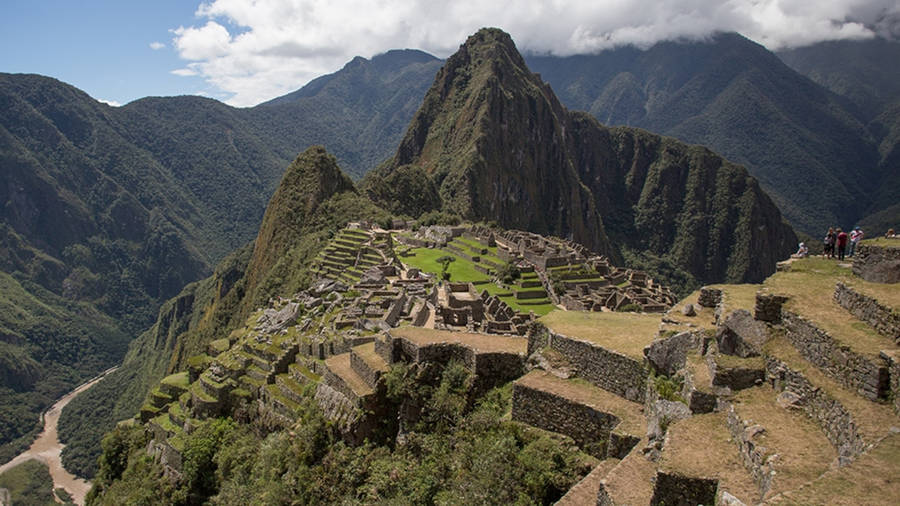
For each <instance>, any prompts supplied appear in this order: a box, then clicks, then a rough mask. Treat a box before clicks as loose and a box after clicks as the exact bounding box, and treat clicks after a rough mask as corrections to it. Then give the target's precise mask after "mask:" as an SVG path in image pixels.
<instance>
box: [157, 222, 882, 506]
mask: <svg viewBox="0 0 900 506" xmlns="http://www.w3.org/2000/svg"><path fill="white" fill-rule="evenodd" d="M398 225H400V226H403V225H405V224H404V223H398ZM395 241H396V242H397V243H402V244H406V245H413V246H415V247H441V248H445V250H446V251H449V252H452V253H454V254H455V255H456V256H457V257H459V258H467V259H468V261H470V262H472V264H473V265H478V266H480V267H481V268H483V269H484V271H482V272H497V271H498V270H499V269H501V268H504V266H505V265H506V264H497V263H496V262H495V260H491V262H495V263H494V264H492V263H490V262H485V261H484V260H486V259H488V258H494V259H496V258H502V259H503V260H504V262H513V263H514V264H515V265H516V266H517V269H518V270H519V274H520V279H519V280H518V281H517V284H516V286H515V287H514V289H513V290H516V291H521V292H522V294H523V296H522V297H519V296H518V295H516V296H515V298H516V300H521V301H527V300H529V299H528V297H531V296H535V297H545V298H547V299H548V300H550V299H552V300H554V301H555V302H558V303H559V304H560V305H561V306H562V307H564V308H567V309H568V310H569V311H576V310H580V311H585V312H587V311H590V312H591V313H590V314H589V316H590V318H591V320H589V321H594V320H593V318H594V317H596V318H597V320H596V321H597V322H598V323H597V325H599V326H602V325H603V321H604V318H607V319H606V321H607V322H611V321H612V320H610V319H609V318H612V317H617V316H628V315H622V314H620V313H608V311H610V310H611V309H621V308H622V307H623V305H627V304H633V306H632V308H634V309H643V310H644V312H654V311H661V310H667V311H668V313H666V314H659V315H643V316H646V317H647V318H651V319H652V322H651V324H650V326H649V327H640V328H642V329H644V330H641V331H637V330H633V331H631V332H632V333H633V334H634V335H630V334H629V332H628V331H625V332H624V334H623V335H620V334H610V335H608V336H607V335H605V334H602V333H600V334H597V333H596V332H594V333H591V332H588V333H589V334H590V335H585V336H582V337H578V335H579V332H580V331H578V330H577V329H578V328H580V327H572V326H569V327H566V329H567V330H565V331H563V330H560V329H559V328H555V327H554V325H555V324H549V323H548V324H546V325H545V323H544V322H553V321H554V320H552V319H544V320H537V319H536V317H535V315H534V313H533V312H531V313H524V312H520V311H515V310H513V309H512V307H510V305H509V304H508V303H507V302H505V301H504V299H502V298H501V297H500V296H497V295H491V293H490V292H489V291H488V290H486V289H485V287H484V286H483V285H479V284H474V283H468V282H457V281H453V282H439V281H438V280H436V279H435V278H436V277H435V276H434V274H433V273H423V272H420V271H419V270H417V269H414V268H412V267H410V266H409V265H405V264H404V258H405V257H404V253H403V252H402V251H401V252H400V253H399V254H395V252H394V249H393V245H394V244H395ZM403 248H408V246H403ZM494 252H496V253H494ZM476 259H477V260H476ZM315 271H316V273H317V274H318V275H319V276H321V278H320V279H319V280H318V281H317V282H316V283H314V284H313V285H312V286H311V287H310V288H309V289H307V290H305V291H303V292H300V293H297V294H294V295H293V296H292V297H289V298H284V299H281V298H278V299H273V300H272V301H270V304H269V306H268V307H267V308H264V309H260V310H259V311H258V312H257V313H256V314H254V315H253V316H252V317H251V318H250V320H248V323H247V325H246V326H245V327H244V328H243V329H239V331H236V332H234V333H232V334H231V335H229V336H228V337H223V338H221V339H217V340H214V341H212V342H210V343H209V345H208V353H206V354H203V355H199V356H197V357H193V358H192V359H191V366H190V368H189V370H188V371H185V372H183V373H180V374H178V375H173V376H171V377H168V378H166V379H165V380H163V382H161V384H160V386H159V387H158V388H157V389H155V390H154V391H153V392H152V393H151V395H150V396H149V398H148V401H147V404H146V405H145V406H144V407H143V408H142V409H141V413H140V419H141V421H142V422H143V423H145V424H146V426H147V428H148V430H149V431H150V432H151V433H152V435H153V439H152V441H151V442H150V444H149V445H148V448H147V451H148V453H149V454H150V455H152V456H153V457H154V458H155V459H157V460H158V461H159V462H161V463H162V464H163V466H164V468H165V469H166V473H167V475H169V476H170V478H171V479H173V480H178V479H180V476H181V452H182V451H183V448H181V447H180V446H179V445H180V443H179V441H180V439H179V434H181V433H183V432H184V431H185V430H190V428H191V427H192V426H195V425H196V424H197V423H202V419H204V418H208V417H214V416H221V415H231V416H245V415H246V413H250V412H252V413H255V415H254V416H256V417H257V420H256V423H259V424H260V425H262V426H264V427H267V428H268V429H273V428H287V427H290V426H291V425H292V424H293V423H295V422H296V421H297V420H298V416H299V412H300V406H301V403H303V402H306V401H307V400H308V399H310V398H312V399H314V400H315V402H316V403H317V404H318V406H319V407H320V408H321V409H322V411H323V412H324V413H325V415H326V416H327V417H328V418H329V419H331V420H332V422H333V423H334V425H335V427H337V428H338V429H339V430H340V432H341V434H342V435H343V437H344V439H345V440H346V441H347V442H348V443H349V444H360V443H362V442H363V441H364V440H365V439H366V438H373V437H379V436H378V434H381V433H382V432H383V431H385V430H388V429H389V428H391V427H393V429H392V430H395V431H397V430H399V432H400V433H402V432H403V427H404V426H405V424H408V422H409V421H412V418H411V417H413V416H416V415H415V410H414V409H412V408H410V407H402V406H401V407H400V408H396V407H389V404H388V403H387V402H386V400H385V399H386V389H385V381H384V377H385V374H387V373H388V372H389V371H390V368H391V367H392V366H394V365H397V364H406V366H408V367H410V368H412V369H413V370H416V371H418V375H417V376H416V377H418V378H419V379H420V381H428V380H427V379H426V378H432V379H433V378H434V377H435V374H436V371H439V369H440V367H441V366H443V365H445V364H448V363H450V362H451V361H456V362H458V363H460V364H462V365H463V366H464V367H465V368H466V369H468V370H469V371H470V372H471V373H472V375H473V381H474V383H473V385H472V395H473V398H474V396H476V395H478V394H480V393H483V392H485V391H487V390H488V389H490V388H493V387H495V386H499V385H504V384H507V383H509V382H513V384H512V413H511V418H512V421H513V422H515V423H521V424H526V425H530V426H533V427H537V428H540V429H543V430H548V431H553V432H556V433H559V434H562V435H565V436H568V437H569V438H571V440H572V441H574V443H575V444H576V445H578V447H579V448H580V449H581V450H582V451H584V452H586V453H588V454H590V455H592V456H594V457H596V458H598V459H601V461H602V462H601V463H600V465H598V466H597V467H596V468H595V469H594V471H593V472H592V473H591V474H590V475H589V477H588V478H585V479H584V480H583V481H582V482H581V483H579V484H578V485H577V486H576V487H575V488H573V490H572V491H571V492H570V494H568V495H567V496H566V498H568V499H564V500H563V502H562V504H575V503H572V502H571V501H573V500H574V499H573V498H575V497H578V498H579V501H582V502H580V503H583V501H584V498H590V499H589V502H591V503H594V502H595V503H596V504H754V503H757V502H759V501H760V500H763V501H765V500H767V499H768V498H770V497H775V496H779V495H780V494H782V493H784V492H789V491H786V490H785V489H784V487H785V485H784V483H786V481H784V480H779V476H792V474H791V473H792V472H793V470H792V469H791V468H785V467H784V466H791V465H795V464H793V462H795V460H794V459H784V458H781V457H780V455H781V454H783V452H784V451H790V449H784V448H779V447H778V446H777V444H778V441H781V440H779V439H778V438H777V437H772V438H768V439H767V437H768V436H770V435H777V431H780V430H784V428H783V427H779V426H778V425H777V424H773V423H769V424H767V425H766V426H763V425H761V424H760V423H757V422H753V421H752V420H751V419H749V418H748V417H747V414H748V413H750V414H752V413H754V409H763V408H765V409H770V410H771V409H776V410H779V409H783V410H788V411H789V412H790V413H792V414H793V415H792V416H799V417H804V418H805V419H808V420H810V421H811V424H810V426H811V427H813V429H814V430H815V431H821V434H819V436H818V437H820V438H822V442H823V443H824V442H826V441H827V443H825V446H827V447H830V446H833V447H834V449H831V448H829V451H830V452H832V453H831V455H832V457H831V458H834V457H833V456H834V455H835V454H836V455H837V459H836V460H835V462H834V464H835V465H834V466H833V467H835V468H838V467H840V466H846V465H849V464H851V463H852V462H853V461H854V459H857V458H860V457H861V456H862V455H864V454H866V452H868V451H869V450H870V449H871V448H873V447H874V446H876V445H878V444H879V441H880V440H881V439H882V438H884V437H885V435H886V434H887V432H886V429H885V426H886V425H885V424H888V425H889V424H894V425H896V426H900V418H896V419H895V420H893V421H890V420H888V421H887V422H882V421H878V423H873V421H872V420H871V419H869V418H867V417H869V416H871V415H870V413H875V412H877V413H882V414H883V413H886V412H890V413H891V415H890V416H896V415H895V414H894V412H896V413H898V414H900V401H898V400H897V399H900V360H898V357H900V349H896V348H892V349H885V350H883V351H882V352H881V353H879V354H875V355H872V354H861V353H858V352H854V351H852V350H850V348H849V347H847V346H844V345H841V344H840V341H839V340H838V339H837V338H836V337H835V336H832V335H831V334H829V332H826V331H825V330H823V329H822V328H820V327H819V326H818V325H817V323H816V322H815V321H812V320H810V319H808V318H805V317H803V316H801V315H799V314H798V313H796V312H795V311H793V310H792V309H790V308H792V307H793V306H790V305H788V304H787V303H788V301H789V299H788V298H787V297H785V296H782V295H780V294H776V293H770V291H768V290H759V291H757V292H756V299H755V307H746V308H741V307H734V308H732V307H726V302H727V303H728V304H732V303H734V302H733V301H734V300H736V299H734V298H730V297H729V293H730V292H729V290H730V287H729V286H728V285H720V287H716V288H712V287H704V288H703V289H701V290H699V291H698V292H697V293H696V294H695V297H696V298H695V299H694V298H692V299H691V301H690V302H689V303H687V302H686V303H685V304H684V305H683V307H679V308H678V309H677V311H676V310H675V309H670V308H671V307H672V304H673V302H674V299H673V298H672V297H671V294H670V293H668V291H667V290H665V289H663V288H661V287H659V286H657V285H656V284H654V283H653V281H652V280H650V279H649V278H648V277H647V276H646V275H644V274H643V273H640V272H638V271H629V270H625V269H618V268H615V267H612V266H610V265H609V263H608V261H607V260H606V259H604V258H602V257H598V256H596V255H593V254H591V253H590V252H589V251H587V250H585V249H584V248H583V247H581V246H579V245H577V244H574V243H571V242H568V241H564V240H562V239H556V238H544V237H541V236H536V235H534V234H529V233H525V232H520V231H501V230H497V229H492V228H486V227H477V226H476V227H428V228H425V229H421V230H419V231H417V232H416V233H413V232H410V231H407V230H400V231H393V232H391V233H384V232H383V231H380V230H379V229H377V227H374V226H373V225H372V224H370V223H366V222H360V223H357V224H354V225H353V226H352V227H351V228H348V229H345V230H344V231H342V232H341V233H339V234H338V235H336V236H335V238H334V239H333V240H332V242H331V243H330V244H329V246H327V247H326V252H324V253H323V255H321V256H320V257H319V258H317V260H316V264H315ZM785 274H786V273H785ZM532 293H537V294H538V295H531V294H532ZM525 294H528V295H525ZM505 297H507V299H506V300H509V298H508V297H510V296H509V295H507V296H505ZM642 297H645V298H642ZM743 300H746V298H745V299H743ZM834 300H835V301H836V302H837V304H839V306H837V307H842V308H846V310H847V312H848V313H847V314H848V318H859V319H861V320H862V321H863V322H866V324H868V325H871V326H872V327H873V328H875V329H878V331H879V332H881V334H882V335H888V336H890V337H891V339H894V340H895V339H896V328H897V322H896V321H895V320H894V318H895V316H896V314H895V313H894V312H893V310H892V309H891V308H890V307H889V306H886V305H885V304H883V303H882V302H881V301H879V300H877V298H875V297H871V296H868V295H864V294H862V293H860V292H859V291H857V290H855V289H854V288H853V287H852V286H851V284H850V283H839V284H837V286H836V287H835V292H834ZM688 305H691V306H692V308H691V309H692V310H691V311H687V310H684V308H685V307H687V306H688ZM657 306H659V307H657ZM705 308H714V309H715V314H716V318H715V320H714V321H711V320H712V318H711V317H710V311H709V310H708V309H705ZM749 310H753V311H754V313H753V314H751V312H750V311H749ZM597 311H599V313H597ZM605 312H607V313H606V315H604V313H605ZM556 314H563V313H556ZM582 314H585V313H582ZM701 315H702V316H701ZM634 316H638V317H643V316H642V315H634ZM548 318H549V317H548ZM558 321H562V322H565V321H569V322H571V321H577V320H566V319H562V320H558ZM618 321H619V322H620V324H621V322H622V321H623V320H621V319H620V320H618ZM628 321H629V322H630V321H631V320H628ZM561 325H562V324H561ZM570 325H571V323H570ZM636 328H637V327H636ZM657 328H658V330H655V329H657ZM573 329H574V330H573ZM648 329H649V330H648ZM590 330H591V329H590V328H588V331H590ZM642 333H649V334H652V335H642ZM630 340H631V341H633V342H631V341H630ZM894 342H896V341H894ZM635 343H637V348H635ZM643 344H646V346H644V347H643V353H640V350H641V346H642V345H643ZM622 346H627V348H625V349H624V350H623V349H619V348H620V347H622ZM823 378H824V379H823ZM750 394H752V395H750ZM759 402H765V403H766V404H765V406H762V405H757V404H754V403H759ZM888 402H890V405H888ZM860 405H863V407H862V408H861V407H860ZM773 406H778V407H773ZM392 410H393V411H392ZM885 410H886V411H885ZM880 416H882V415H880ZM750 418H754V417H752V416H751V417H750ZM806 423H809V422H806ZM673 427H674V428H677V429H673ZM379 431H381V432H379ZM817 434H818V432H817ZM764 441H766V442H765V443H764ZM772 442H775V443H772ZM770 443H772V444H774V445H775V446H769V444H770ZM820 446H821V445H820ZM685 452H687V453H685ZM691 452H694V453H691ZM687 455H693V456H691V457H689V456H687ZM697 455H702V458H698V457H696V456H697ZM706 461H709V462H710V463H714V464H711V465H708V466H706V467H704V462H706ZM829 464H831V463H830V462H825V463H821V467H822V468H823V469H826V468H827V467H828V465H829ZM823 479H824V478H823ZM815 483H816V481H815V480H812V481H811V482H810V483H809V484H808V486H815ZM576 489H577V490H576ZM566 501H569V502H566Z"/></svg>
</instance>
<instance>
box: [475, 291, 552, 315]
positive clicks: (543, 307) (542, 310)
mask: <svg viewBox="0 0 900 506" xmlns="http://www.w3.org/2000/svg"><path fill="white" fill-rule="evenodd" d="M476 288H477V289H478V293H481V291H482V290H487V292H488V293H489V294H490V295H497V296H499V297H500V300H502V301H503V302H505V303H507V304H508V305H509V307H511V308H513V310H515V311H520V312H522V313H527V312H529V311H534V314H535V315H537V316H544V315H545V314H547V313H549V312H551V311H553V310H554V309H557V307H556V306H555V305H553V304H552V303H551V302H550V301H549V300H547V299H543V300H544V301H545V303H543V304H528V302H529V301H528V300H522V301H517V300H516V296H515V294H514V293H513V292H512V289H511V288H503V287H499V286H497V285H496V283H488V284H486V285H479V286H477V287H476ZM500 294H509V295H500ZM540 301H541V299H534V302H540ZM523 303H524V304H523Z"/></svg>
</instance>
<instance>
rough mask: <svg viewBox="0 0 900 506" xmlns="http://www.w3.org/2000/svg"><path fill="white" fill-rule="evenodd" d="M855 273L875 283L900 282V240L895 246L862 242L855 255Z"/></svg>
mask: <svg viewBox="0 0 900 506" xmlns="http://www.w3.org/2000/svg"><path fill="white" fill-rule="evenodd" d="M853 274H855V275H857V276H859V277H861V278H863V279H865V280H866V281H871V282H873V283H900V241H897V246H896V247H893V248H886V247H884V246H873V245H870V244H860V245H859V246H858V247H857V248H856V254H855V255H854V257H853Z"/></svg>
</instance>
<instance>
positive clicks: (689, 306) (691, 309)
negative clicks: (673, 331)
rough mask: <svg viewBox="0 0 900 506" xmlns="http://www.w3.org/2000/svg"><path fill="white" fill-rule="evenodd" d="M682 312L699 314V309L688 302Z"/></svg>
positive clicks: (692, 314) (686, 314)
mask: <svg viewBox="0 0 900 506" xmlns="http://www.w3.org/2000/svg"><path fill="white" fill-rule="evenodd" d="M681 314H683V315H684V316H697V310H696V309H694V305H693V304H691V303H687V304H685V305H684V307H683V308H681Z"/></svg>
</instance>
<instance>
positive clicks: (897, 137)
mask: <svg viewBox="0 0 900 506" xmlns="http://www.w3.org/2000/svg"><path fill="white" fill-rule="evenodd" d="M778 56H779V57H780V58H781V59H782V60H784V62H785V63H787V64H788V65H789V66H790V67H791V68H793V69H794V70H796V71H797V72H799V73H801V74H803V75H805V76H807V77H808V78H810V79H812V80H813V81H815V82H816V83H818V84H820V85H822V86H824V87H825V88H828V89H829V90H831V91H833V92H834V93H837V94H838V95H841V96H842V97H844V98H846V99H847V100H848V101H849V102H850V103H852V105H853V106H854V109H855V110H856V111H857V114H858V116H859V117H860V119H861V121H862V122H863V123H864V124H865V125H866V128H867V130H868V132H869V133H870V134H871V136H872V137H873V138H874V139H875V142H876V143H877V146H878V156H879V164H878V165H879V169H880V177H879V178H877V179H876V185H875V190H874V191H873V192H872V194H871V195H870V199H871V205H870V207H869V209H868V210H867V213H868V215H867V216H866V217H864V218H862V220H861V222H860V223H861V225H862V226H863V227H865V230H867V231H868V232H870V233H874V234H876V235H880V234H882V233H884V232H885V231H886V230H887V229H889V228H897V223H900V204H898V202H900V184H898V183H897V182H898V181H900V67H898V66H897V61H900V42H898V41H889V40H885V39H882V38H875V39H871V40H860V41H849V40H847V41H830V42H821V43H818V44H813V45H811V46H807V47H802V48H797V49H791V50H786V51H781V52H779V53H778Z"/></svg>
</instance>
